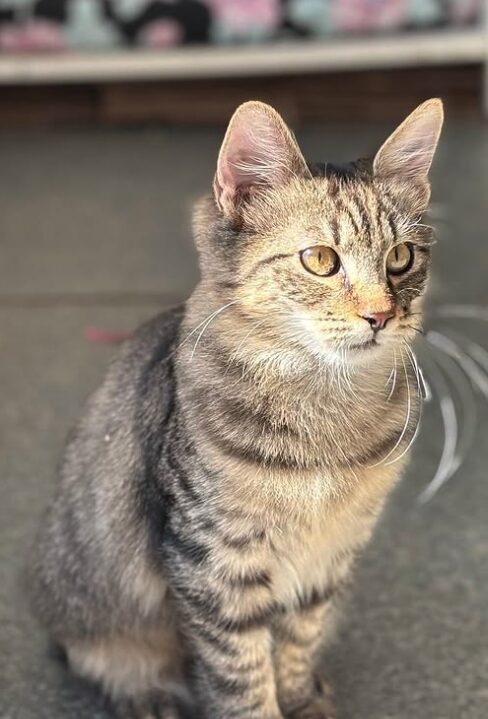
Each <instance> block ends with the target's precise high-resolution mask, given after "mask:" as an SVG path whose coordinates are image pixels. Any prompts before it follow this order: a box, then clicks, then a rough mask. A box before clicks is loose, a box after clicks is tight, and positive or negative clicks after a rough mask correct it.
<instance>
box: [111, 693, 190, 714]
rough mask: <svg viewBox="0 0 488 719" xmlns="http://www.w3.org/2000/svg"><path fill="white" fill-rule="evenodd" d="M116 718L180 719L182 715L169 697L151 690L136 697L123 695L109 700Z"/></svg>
mask: <svg viewBox="0 0 488 719" xmlns="http://www.w3.org/2000/svg"><path fill="white" fill-rule="evenodd" d="M111 704H112V711H113V714H114V716H115V717H116V719H181V717H182V715H181V713H180V711H179V709H178V708H177V706H176V704H175V703H174V701H173V700H172V699H171V697H168V695H166V694H164V693H163V692H152V693H151V694H144V695H143V696H137V697H124V698H123V699H116V700H114V701H112V702H111Z"/></svg>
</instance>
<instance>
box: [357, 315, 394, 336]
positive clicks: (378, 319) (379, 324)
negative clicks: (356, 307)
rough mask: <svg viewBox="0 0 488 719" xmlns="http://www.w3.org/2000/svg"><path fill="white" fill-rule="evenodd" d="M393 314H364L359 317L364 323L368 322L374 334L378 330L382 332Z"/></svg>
mask: <svg viewBox="0 0 488 719" xmlns="http://www.w3.org/2000/svg"><path fill="white" fill-rule="evenodd" d="M394 314H395V313H394V312H393V311H392V310H389V311H388V312H365V313H364V314H363V315H361V316H362V317H363V319H365V320H366V322H369V324H370V326H371V328H372V329H373V330H374V331H375V332H378V330H382V329H384V328H385V327H386V323H387V322H388V320H391V318H392V317H393V316H394Z"/></svg>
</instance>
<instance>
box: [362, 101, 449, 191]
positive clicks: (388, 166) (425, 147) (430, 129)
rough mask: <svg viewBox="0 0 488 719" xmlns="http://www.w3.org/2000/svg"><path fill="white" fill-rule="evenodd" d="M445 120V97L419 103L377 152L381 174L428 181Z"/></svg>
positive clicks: (376, 166) (376, 168)
mask: <svg viewBox="0 0 488 719" xmlns="http://www.w3.org/2000/svg"><path fill="white" fill-rule="evenodd" d="M443 120H444V110H443V105H442V100H440V99H439V98H432V99H431V100H426V102H423V103H422V104H421V105H419V106H418V107H417V108H416V109H415V110H414V111H413V112H412V113H411V114H410V115H409V116H408V117H407V118H406V119H405V120H404V121H403V122H402V124H401V125H400V126H399V127H398V128H397V129H396V130H395V132H393V134H392V135H390V137H389V138H388V139H387V140H386V142H385V143H384V144H383V145H382V146H381V148H380V149H379V150H378V152H377V153H376V157H375V158H374V163H373V172H374V174H375V175H376V176H377V177H381V178H390V177H397V178H399V179H411V180H417V181H424V182H425V181H426V180H427V175H428V172H429V170H430V166H431V164H432V160H433V157H434V153H435V150H436V147H437V143H438V141H439V136H440V133H441V129H442V123H443Z"/></svg>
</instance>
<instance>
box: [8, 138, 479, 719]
mask: <svg viewBox="0 0 488 719" xmlns="http://www.w3.org/2000/svg"><path fill="white" fill-rule="evenodd" d="M389 129H390V128H381V127H376V126H374V127H368V128H361V127H358V126H354V125H351V126H341V127H337V126H336V127H310V128H307V129H304V130H303V131H302V132H299V133H298V136H299V139H300V140H301V141H302V146H303V148H304V150H305V153H306V155H307V156H308V157H309V158H310V159H315V160H324V159H330V160H339V161H340V160H347V159H350V158H352V157H355V156H357V155H359V154H364V153H365V152H368V151H370V150H372V149H374V147H375V146H376V144H377V142H379V141H380V139H381V138H382V137H384V136H385V134H386V132H387V131H388V130H389ZM220 137H221V133H220V132H219V131H217V130H204V129H202V130H175V129H164V130H160V131H157V130H151V131H142V130H141V131H135V130H133V131H127V130H121V131H116V130H107V131H99V130H91V131H57V132H56V133H47V132H45V133H30V134H22V135H21V134H15V133H12V134H4V135H3V136H2V138H0V156H1V158H2V163H1V164H2V171H1V179H0V388H1V394H0V397H1V401H0V447H1V453H0V486H1V497H0V717H1V718H2V719H34V718H35V719H75V717H76V719H88V718H95V717H97V718H98V719H102V718H103V717H106V716H108V715H107V714H106V713H105V710H104V709H103V706H102V703H101V701H100V699H99V697H98V696H97V694H96V693H94V692H93V691H92V690H91V689H90V688H89V687H87V686H85V685H84V684H83V683H81V682H79V681H78V680H76V679H74V678H72V677H71V676H69V675H68V674H67V673H66V672H65V670H64V669H63V667H62V666H61V665H60V664H59V663H58V662H57V661H56V660H55V659H53V658H52V657H51V656H50V655H49V653H48V645H47V641H46V637H45V636H44V635H43V633H42V631H41V630H40V629H39V628H38V627H37V626H36V624H35V622H34V620H33V619H32V618H31V617H30V614H29V611H28V608H27V605H26V601H25V596H24V592H23V589H22V584H21V582H20V579H19V576H20V573H21V569H22V566H23V564H24V562H25V558H26V554H27V552H28V546H29V542H30V541H31V539H32V536H33V533H34V530H35V527H36V525H37V523H38V521H39V516H40V513H41V512H42V510H43V508H44V506H45V504H46V502H47V500H48V498H49V496H50V494H51V492H52V488H53V482H54V476H55V466H56V462H57V458H58V456H59V452H60V449H61V447H62V443H63V439H64V436H65V433H66V431H67V429H68V427H69V426H70V424H71V423H72V421H73V420H74V418H75V417H76V415H77V414H78V412H79V410H80V407H81V405H82V402H83V399H84V398H85V397H86V395H87V393H88V392H89V391H90V390H91V389H93V388H94V387H95V385H96V384H97V383H98V382H99V380H100V378H101V376H102V374H103V371H104V367H105V366H106V364H107V362H108V359H109V357H110V355H111V353H112V349H111V348H109V347H105V346H101V345H92V344H89V343H87V342H86V340H85V338H84V330H85V327H86V326H87V325H90V324H96V325H99V326H102V327H107V328H110V329H122V330H123V329H130V328H132V327H134V326H135V325H136V324H137V323H139V322H140V321H141V320H143V319H144V318H146V317H147V316H149V315H151V314H153V313H155V312H156V311H157V310H158V308H159V307H160V306H161V305H163V304H165V303H167V302H169V301H171V300H172V299H173V298H179V297H184V296H185V295H186V294H187V293H188V292H189V291H190V290H191V287H192V286H193V284H194V282H195V279H196V277H197V269H196V258H195V254H194V251H193V249H192V244H191V239H190V232H189V214H188V208H189V206H190V204H191V201H192V199H193V198H194V197H196V196H197V195H198V194H199V193H201V192H202V191H204V190H205V189H206V188H207V187H208V185H209V182H210V179H211V176H212V173H213V168H214V162H215V157H216V153H217V149H218V143H219V139H220ZM434 187H435V192H434V200H435V214H436V215H437V216H438V217H439V222H438V224H439V243H438V246H437V249H436V253H435V267H436V271H435V277H434V281H433V286H432V299H431V302H432V306H435V305H438V304H439V303H442V302H446V301H450V302H456V303H468V304H469V303H471V304H472V303H478V304H484V305H488V289H487V275H488V237H487V234H488V232H487V221H488V211H487V207H486V198H487V197H488V128H486V127H482V126H481V125H477V124H471V125H467V124H463V125H455V124H451V125H449V124H448V127H447V131H446V133H445V135H444V140H443V144H442V149H441V153H440V157H439V159H438V162H437V164H436V168H435V172H434ZM431 323H432V324H436V326H437V327H438V328H441V329H447V330H448V331H450V330H454V331H456V332H463V333H465V334H468V335H469V336H470V337H471V338H472V339H474V340H476V341H478V342H480V343H481V344H484V346H485V347H487V348H488V337H487V331H486V330H487V327H488V324H486V323H483V322H476V321H471V320H469V321H460V320H449V321H445V320H444V321H442V322H441V320H439V319H432V320H431ZM477 405H478V421H477V436H476V439H475V442H474V445H473V448H472V450H471V451H470V452H469V455H468V457H467V459H466V461H465V463H464V465H463V468H462V471H460V472H459V473H458V474H457V475H456V476H455V477H454V478H453V479H452V480H451V481H450V483H449V484H448V485H447V486H446V487H445V488H444V489H443V490H442V491H441V492H440V493H439V494H438V495H437V496H436V497H435V498H434V499H433V500H432V502H431V503H430V504H428V505H427V506H424V507H419V506H418V504H417V501H416V499H417V497H418V494H419V492H420V491H421V489H422V488H423V487H424V486H425V484H426V483H427V481H428V480H429V478H430V477H431V476H432V473H433V472H434V470H435V467H436V463H437V459H438V457H439V454H440V451H441V443H442V430H441V423H440V415H439V410H438V408H437V407H436V404H435V402H433V403H431V404H430V405H428V406H427V410H426V413H425V421H424V426H423V430H422V432H421V435H420V439H419V441H418V443H417V445H416V448H415V451H414V458H413V461H412V463H411V465H410V469H409V471H408V473H407V476H406V477H405V479H404V481H403V482H402V484H401V485H400V486H399V488H398V489H397V491H396V492H395V494H394V496H393V497H392V499H391V501H390V503H389V505H388V508H387V511H386V512H385V515H384V517H383V519H382V521H381V524H380V526H379V529H378V531H377V533H376V536H375V539H374V541H373V543H372V544H371V546H370V547H369V549H368V550H367V552H366V554H365V556H364V557H363V559H362V561H361V562H360V565H359V568H358V572H357V577H356V582H355V587H354V594H353V597H352V599H351V602H350V605H349V608H348V611H347V612H346V621H345V624H344V626H343V628H342V630H341V632H340V634H339V637H338V639H337V641H336V643H335V645H334V646H333V647H332V648H331V649H330V651H329V652H328V667H329V672H330V675H331V677H332V679H333V682H334V684H335V686H336V689H337V699H338V705H339V709H340V717H342V719H411V718H412V717H415V719H424V718H426V719H484V718H485V717H487V716H488V681H487V677H488V614H487V607H488V522H487V507H488V481H487V479H488V477H487V461H488V446H487V442H486V439H487V437H488V432H487V430H488V411H487V407H486V405H485V406H483V403H482V402H481V401H478V400H477Z"/></svg>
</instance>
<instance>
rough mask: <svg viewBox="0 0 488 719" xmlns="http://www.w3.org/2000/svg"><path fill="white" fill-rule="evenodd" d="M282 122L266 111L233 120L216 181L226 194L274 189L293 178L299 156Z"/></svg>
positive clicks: (257, 111) (221, 156) (249, 111)
mask: <svg viewBox="0 0 488 719" xmlns="http://www.w3.org/2000/svg"><path fill="white" fill-rule="evenodd" d="M280 122H281V120H280V119H276V118H275V117H273V116H271V115H268V114H267V113H265V112H264V111H263V110H255V109H249V110H243V111H242V112H241V113H240V114H238V115H237V116H235V117H234V119H233V121H232V123H231V125H230V127H229V130H228V133H227V137H226V139H225V141H224V146H223V148H222V151H221V154H220V158H219V164H218V168H217V177H218V181H219V184H220V185H221V187H222V188H224V189H225V190H226V191H231V192H232V193H235V192H236V190H237V189H243V190H245V189H246V188H249V187H251V186H259V185H260V186H265V185H274V184H277V183H279V182H283V181H285V180H286V179H287V178H289V177H291V176H293V175H294V174H295V173H294V167H296V164H297V157H298V156H299V152H298V149H297V148H296V146H295V144H294V140H293V138H292V137H291V136H290V135H288V133H287V132H286V128H284V127H283V128H282V127H280V124H279V123H280Z"/></svg>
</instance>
